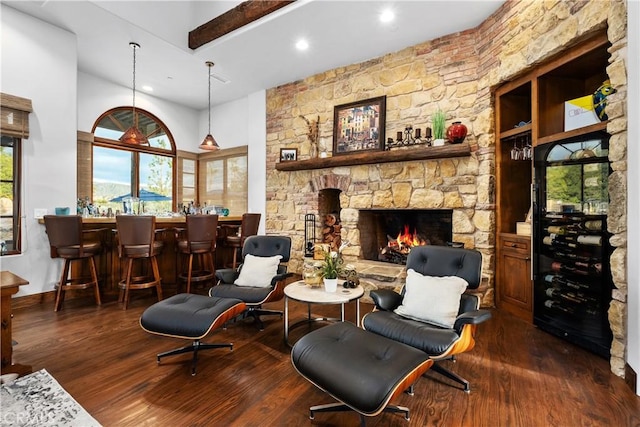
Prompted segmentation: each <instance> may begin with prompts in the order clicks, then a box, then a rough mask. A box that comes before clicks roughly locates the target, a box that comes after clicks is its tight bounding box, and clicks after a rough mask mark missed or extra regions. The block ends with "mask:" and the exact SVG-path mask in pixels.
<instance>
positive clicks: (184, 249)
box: [176, 215, 218, 293]
mask: <svg viewBox="0 0 640 427" xmlns="http://www.w3.org/2000/svg"><path fill="white" fill-rule="evenodd" d="M186 224H187V227H186V229H179V228H178V229H176V242H177V248H178V252H179V253H181V254H183V255H187V256H188V262H187V268H186V272H185V271H183V272H181V273H179V274H178V279H179V280H182V281H184V282H186V283H187V293H191V283H192V282H197V283H200V282H206V281H208V280H213V279H214V277H215V265H214V260H213V255H214V253H215V251H216V238H217V235H218V215H187V217H186ZM194 258H195V260H196V265H195V266H194V263H193V261H194Z"/></svg>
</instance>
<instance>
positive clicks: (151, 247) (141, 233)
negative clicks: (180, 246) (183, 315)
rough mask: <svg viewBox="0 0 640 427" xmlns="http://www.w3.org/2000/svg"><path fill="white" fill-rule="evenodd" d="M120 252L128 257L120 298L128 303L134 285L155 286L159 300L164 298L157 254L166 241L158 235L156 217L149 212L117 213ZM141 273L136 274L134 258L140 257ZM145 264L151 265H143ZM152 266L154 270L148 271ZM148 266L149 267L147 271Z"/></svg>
mask: <svg viewBox="0 0 640 427" xmlns="http://www.w3.org/2000/svg"><path fill="white" fill-rule="evenodd" d="M116 230H117V234H118V255H119V256H120V258H124V259H126V260H127V272H126V275H125V278H124V279H123V280H120V281H119V282H118V287H119V288H120V295H119V297H118V301H119V302H122V303H124V306H123V309H124V310H126V309H127V307H128V305H129V291H130V290H132V289H147V288H154V287H155V288H156V292H157V293H158V301H161V300H162V286H161V281H162V279H161V277H160V270H159V269H158V260H157V258H156V257H157V256H158V255H159V254H160V253H161V252H162V248H163V242H162V241H159V240H156V239H155V233H156V217H155V216H150V215H140V216H137V215H117V216H116ZM145 260H146V261H147V264H148V265H147V266H144V265H140V266H139V267H140V269H139V271H137V272H139V275H137V276H135V275H134V270H133V267H134V261H141V262H139V263H138V264H144V261H145ZM142 267H148V268H147V269H144V268H142ZM149 268H150V270H151V271H149ZM145 270H146V271H145Z"/></svg>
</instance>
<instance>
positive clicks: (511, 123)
mask: <svg viewBox="0 0 640 427" xmlns="http://www.w3.org/2000/svg"><path fill="white" fill-rule="evenodd" d="M609 46H610V44H609V42H608V39H607V36H606V33H604V32H603V33H599V34H597V35H595V36H594V37H592V38H590V39H588V40H586V41H584V42H582V43H581V44H578V45H576V46H574V47H572V48H569V49H567V50H566V51H563V52H560V53H559V54H558V55H557V56H556V57H554V58H552V59H551V60H549V61H548V62H546V63H544V64H541V65H539V66H537V67H535V68H534V69H532V70H531V71H530V72H528V73H527V74H525V75H522V76H520V77H518V78H515V79H514V80H512V81H510V82H507V83H505V84H504V85H502V86H501V87H499V88H497V89H496V91H495V93H494V95H495V108H496V114H495V118H496V126H495V129H496V133H497V135H496V236H497V239H496V240H497V245H498V248H497V251H496V252H497V265H496V285H495V286H496V303H497V306H498V308H499V309H505V310H508V311H511V312H513V313H514V314H518V315H519V316H520V317H523V318H526V319H528V320H530V321H532V319H533V315H532V308H533V306H532V301H531V298H532V297H531V295H532V294H531V292H529V291H530V290H531V289H532V287H533V286H532V276H531V274H530V271H531V250H530V248H531V247H533V245H532V242H531V239H532V237H531V236H518V235H516V234H515V233H516V224H517V222H520V221H525V218H526V217H527V214H528V212H530V210H531V206H532V199H533V192H534V188H533V185H532V183H533V175H534V166H533V155H532V154H533V151H534V150H535V148H536V147H538V146H541V145H543V144H550V143H555V142H557V141H562V140H566V139H570V138H574V137H579V136H581V135H587V134H589V133H593V132H598V131H604V130H606V126H607V123H606V121H605V122H600V123H595V124H592V125H589V126H585V127H582V128H578V129H574V130H569V131H565V130H564V128H565V123H564V117H565V115H564V103H565V101H568V100H570V99H574V98H578V97H581V96H585V95H589V94H592V93H593V92H595V91H596V90H597V89H598V87H600V85H601V84H602V83H603V82H604V81H605V80H606V79H607V73H606V67H607V65H608V58H609V53H608V51H607V49H608V47H609ZM528 147H530V148H531V150H530V154H531V156H523V149H528ZM525 244H526V245H527V250H524V249H523V248H522V247H521V246H522V245H525ZM509 245H515V246H512V247H510V246H509ZM525 252H526V254H525ZM527 257H529V258H528V259H526V258H527ZM515 281H520V282H522V283H521V284H520V285H517V284H516V283H515ZM525 289H528V291H526V292H525V291H524V290H525ZM525 293H526V295H527V296H528V298H529V300H528V302H527V301H526V299H527V298H526V297H525V295H524V294H525Z"/></svg>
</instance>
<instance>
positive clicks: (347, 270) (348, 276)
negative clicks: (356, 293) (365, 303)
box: [342, 264, 360, 289]
mask: <svg viewBox="0 0 640 427" xmlns="http://www.w3.org/2000/svg"><path fill="white" fill-rule="evenodd" d="M342 278H343V279H344V283H343V284H342V287H344V288H350V289H354V288H356V287H358V285H359V284H360V278H359V277H358V272H357V271H356V267H355V266H354V265H353V264H346V265H345V266H344V269H343V273H342Z"/></svg>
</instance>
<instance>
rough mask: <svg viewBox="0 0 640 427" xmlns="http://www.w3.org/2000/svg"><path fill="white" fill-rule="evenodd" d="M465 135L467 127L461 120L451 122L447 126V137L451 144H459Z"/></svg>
mask: <svg viewBox="0 0 640 427" xmlns="http://www.w3.org/2000/svg"><path fill="white" fill-rule="evenodd" d="M466 137H467V127H466V126H465V125H463V124H462V122H453V123H451V126H449V127H448V128H447V139H448V140H449V141H451V143H452V144H460V143H462V141H464V139H465V138H466Z"/></svg>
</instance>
